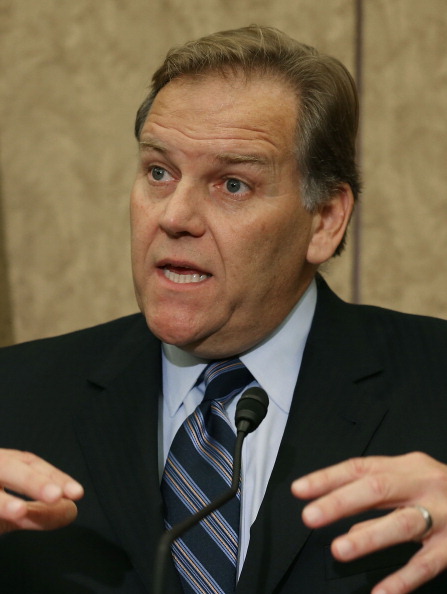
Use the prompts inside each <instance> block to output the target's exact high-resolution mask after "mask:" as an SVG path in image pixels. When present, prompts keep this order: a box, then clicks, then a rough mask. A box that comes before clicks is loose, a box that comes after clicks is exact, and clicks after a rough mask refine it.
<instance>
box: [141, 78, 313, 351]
mask: <svg viewBox="0 0 447 594" xmlns="http://www.w3.org/2000/svg"><path fill="white" fill-rule="evenodd" d="M297 109H298V107H297V101H296V99H295V97H294V95H293V93H292V92H291V91H290V90H289V88H288V87H287V86H286V85H285V84H284V83H282V82H279V81H277V80H275V79H273V78H271V79H270V78H257V77H255V78H253V79H251V80H249V81H248V82H247V81H245V80H244V79H243V78H242V77H237V76H229V77H228V78H222V77H219V76H217V75H210V76H205V77H203V78H198V77H197V78H191V77H183V78H179V79H175V80H173V81H171V82H170V83H169V84H167V85H166V86H165V87H164V88H163V89H162V90H161V91H160V92H159V94H158V95H157V97H156V98H155V101H154V103H153V106H152V109H151V110H150V113H149V115H148V117H147V120H146V122H145V124H144V127H143V130H142V133H141V146H140V164H139V167H138V172H137V176H136V180H135V184H134V186H133V189H132V195H131V225H132V264H133V275H134V282H135V289H136V295H137V299H138V303H139V306H140V308H141V310H142V311H143V313H144V315H145V317H146V320H147V323H148V325H149V327H150V329H151V330H152V331H153V332H154V333H155V334H156V335H157V336H158V337H159V338H160V339H161V340H163V341H165V342H167V343H172V344H175V345H177V346H179V347H181V348H184V349H186V350H189V351H191V352H193V353H195V354H197V355H198V356H201V357H205V358H219V357H225V356H230V355H233V354H237V353H241V352H243V351H245V350H247V349H249V348H250V347H252V346H254V345H255V344H257V343H258V342H260V341H261V340H262V339H263V338H264V337H266V336H267V335H268V334H270V333H271V332H272V331H273V330H274V329H275V328H276V326H278V324H280V322H281V321H282V320H283V319H284V318H285V317H286V315H287V314H288V313H289V312H290V310H291V309H292V307H293V306H294V305H295V304H296V303H297V301H298V300H299V298H300V296H301V295H302V294H303V292H304V291H305V289H306V288H307V286H308V285H309V282H310V280H311V278H312V276H313V274H314V272H315V267H314V266H312V265H311V264H310V263H308V262H307V260H306V255H307V249H308V245H309V241H310V239H311V237H312V232H313V228H312V224H313V218H314V217H313V215H312V214H311V213H309V212H308V211H306V210H305V209H304V207H303V206H302V201H301V197H300V191H299V187H300V186H299V174H298V171H297V164H296V158H295V156H294V145H295V130H296V117H297Z"/></svg>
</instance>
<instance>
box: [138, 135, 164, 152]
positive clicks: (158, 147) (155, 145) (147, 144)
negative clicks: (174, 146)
mask: <svg viewBox="0 0 447 594" xmlns="http://www.w3.org/2000/svg"><path fill="white" fill-rule="evenodd" d="M140 149H141V150H151V149H152V150H154V151H158V152H160V153H166V152H167V151H168V149H167V147H166V145H164V144H163V143H162V142H160V141H159V140H156V139H155V138H148V139H147V140H141V141H140Z"/></svg>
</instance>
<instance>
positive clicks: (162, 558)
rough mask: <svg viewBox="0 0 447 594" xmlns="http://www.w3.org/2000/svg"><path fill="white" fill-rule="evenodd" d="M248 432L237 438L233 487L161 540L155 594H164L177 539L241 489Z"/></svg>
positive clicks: (240, 433)
mask: <svg viewBox="0 0 447 594" xmlns="http://www.w3.org/2000/svg"><path fill="white" fill-rule="evenodd" d="M247 433H248V432H247V431H243V430H242V431H238V432H237V436H236V444H235V447H234V457H233V475H232V479H231V487H230V488H229V489H228V490H227V491H225V492H224V493H222V495H220V497H217V498H216V499H214V501H211V502H210V503H208V505H206V506H205V507H203V508H202V509H199V511H197V512H196V513H195V514H192V515H191V516H188V517H187V518H186V519H185V520H183V522H180V523H179V524H176V525H175V526H173V527H172V528H171V529H170V530H166V532H164V533H163V536H162V537H161V538H160V542H159V545H158V549H157V556H156V559H155V577H154V590H153V594H163V585H164V581H165V574H166V562H167V559H168V557H169V549H170V548H171V545H172V543H173V542H174V540H175V539H176V538H178V537H179V536H181V535H182V534H183V533H184V532H186V531H187V530H189V529H190V528H192V527H193V526H195V524H198V523H199V522H200V520H203V518H205V517H206V516H207V515H209V514H210V513H212V512H213V511H215V510H216V509H218V508H219V507H221V506H222V505H224V503H227V501H229V500H230V499H232V498H233V497H235V495H236V493H237V490H238V488H239V480H240V476H241V459H242V444H243V443H244V439H245V437H246V436H247Z"/></svg>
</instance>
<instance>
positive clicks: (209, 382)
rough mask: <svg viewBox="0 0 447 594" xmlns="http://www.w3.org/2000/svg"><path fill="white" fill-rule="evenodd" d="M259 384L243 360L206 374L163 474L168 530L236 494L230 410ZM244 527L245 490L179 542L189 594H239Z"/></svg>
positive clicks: (176, 554) (176, 548)
mask: <svg viewBox="0 0 447 594" xmlns="http://www.w3.org/2000/svg"><path fill="white" fill-rule="evenodd" d="M253 379H254V378H253V376H252V375H251V373H250V372H249V371H248V369H247V368H246V367H245V365H243V363H241V361H239V359H231V360H226V361H218V362H214V363H210V364H209V365H208V366H207V368H206V369H205V372H204V381H205V387H206V389H205V396H204V398H203V400H202V402H201V404H199V406H198V407H197V408H196V410H195V411H194V412H193V413H192V414H191V415H190V416H189V417H188V418H187V419H186V420H185V421H184V423H183V425H182V426H181V427H180V429H179V430H178V432H177V434H176V436H175V438H174V441H173V442H172V445H171V449H170V451H169V455H168V458H167V461H166V465H165V469H164V473H163V478H162V486H161V489H162V495H163V499H164V503H165V521H166V528H167V529H169V528H171V527H172V526H174V525H175V524H177V523H179V522H181V521H183V520H184V519H185V517H187V516H188V515H190V514H193V513H195V512H196V511H197V510H199V509H201V508H203V507H204V506H205V505H207V504H208V503H209V502H210V501H212V500H213V499H215V498H216V497H219V496H220V495H222V493H224V492H225V491H227V490H228V489H229V488H230V486H231V479H232V469H233V451H234V445H235V442H236V435H235V433H234V431H233V429H232V427H231V425H230V422H229V420H228V418H227V416H226V414H225V410H224V407H225V405H226V404H227V403H228V402H230V400H231V399H232V398H233V397H234V396H235V395H236V394H238V393H239V392H240V391H241V390H242V389H243V388H244V387H245V386H246V385H248V384H249V383H250V382H252V381H253ZM239 522H240V490H239V492H238V494H237V497H233V499H232V500H230V501H229V502H228V503H226V504H225V505H223V506H222V507H221V508H220V509H218V510H216V511H215V512H213V513H211V514H210V515H209V516H207V517H206V518H204V519H203V520H202V521H201V522H200V523H199V524H198V525H197V526H194V527H193V528H191V529H190V530H188V531H187V532H186V533H185V534H184V535H183V536H182V537H180V538H178V539H177V540H175V541H174V543H173V545H172V556H173V558H174V563H175V566H176V568H177V571H178V572H179V574H180V577H181V581H182V585H183V589H184V591H185V592H186V593H188V594H191V593H193V592H194V593H200V594H230V593H232V592H234V590H235V587H236V568H237V558H238V538H239Z"/></svg>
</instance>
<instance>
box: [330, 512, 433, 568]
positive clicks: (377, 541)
mask: <svg viewBox="0 0 447 594" xmlns="http://www.w3.org/2000/svg"><path fill="white" fill-rule="evenodd" d="M424 529H425V521H424V518H423V517H422V515H421V514H420V512H419V511H418V510H417V509H416V508H413V507H406V508H402V509H398V510H395V511H394V512H391V513H390V514H387V515H386V516H383V517H380V518H376V519H374V520H368V521H366V522H361V523H359V524H356V525H355V526H353V527H352V528H351V530H350V531H349V532H348V533H347V534H345V535H343V536H340V537H339V538H336V539H335V540H334V541H333V543H332V545H331V551H332V554H333V555H334V557H335V558H336V559H338V560H339V561H352V560H353V559H357V558H358V557H363V556H365V555H368V554H370V553H373V552H375V551H378V550H381V549H385V548H388V547H391V546H394V545H397V544H400V543H403V542H409V541H417V540H418V539H419V536H420V535H421V534H422V533H423V531H424Z"/></svg>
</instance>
